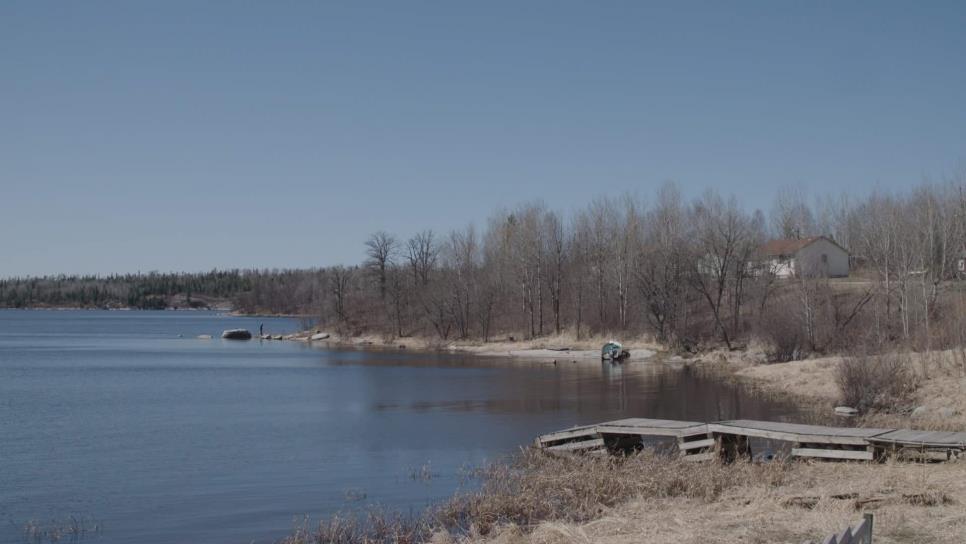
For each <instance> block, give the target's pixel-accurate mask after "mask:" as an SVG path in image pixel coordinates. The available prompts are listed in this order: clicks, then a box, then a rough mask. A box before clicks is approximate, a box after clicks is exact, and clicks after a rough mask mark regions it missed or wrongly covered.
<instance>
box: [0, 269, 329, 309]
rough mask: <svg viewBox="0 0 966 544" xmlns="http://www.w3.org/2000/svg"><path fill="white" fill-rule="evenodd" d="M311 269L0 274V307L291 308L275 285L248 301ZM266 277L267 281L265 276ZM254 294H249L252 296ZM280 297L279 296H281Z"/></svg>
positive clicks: (286, 298) (290, 298)
mask: <svg viewBox="0 0 966 544" xmlns="http://www.w3.org/2000/svg"><path fill="white" fill-rule="evenodd" d="M311 274H313V272H312V271H299V272H286V271H281V272H280V271H271V270H266V271H255V270H244V271H243V270H213V271H211V272H203V273H194V274H191V273H178V274H162V273H157V272H152V273H148V274H125V275H111V276H67V275H61V276H44V277H29V278H11V279H0V307H5V308H44V307H46V308H137V309H143V310H155V309H167V308H207V307H210V306H212V305H215V306H226V305H230V306H232V307H241V308H243V311H244V310H249V311H252V312H255V311H259V310H264V311H278V312H279V313H283V312H290V311H293V310H294V308H296V305H294V304H293V303H292V300H293V297H294V296H295V295H296V293H295V292H292V293H291V296H284V295H283V294H282V293H281V292H276V290H275V289H272V290H270V292H272V293H274V294H273V295H272V297H273V299H274V300H272V301H270V302H266V306H265V307H264V308H263V307H258V306H250V305H249V304H250V302H251V301H253V300H267V297H265V296H262V289H261V286H262V285H272V286H273V287H281V288H282V289H286V290H287V289H288V288H289V283H288V282H286V281H285V280H286V279H287V278H290V277H292V276H298V277H299V278H300V280H299V282H298V283H300V284H302V283H305V282H303V281H302V280H301V278H302V277H304V276H309V275H311ZM269 278H270V279H271V281H269ZM253 297H254V298H253ZM283 301H284V302H283Z"/></svg>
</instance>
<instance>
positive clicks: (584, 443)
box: [547, 438, 604, 452]
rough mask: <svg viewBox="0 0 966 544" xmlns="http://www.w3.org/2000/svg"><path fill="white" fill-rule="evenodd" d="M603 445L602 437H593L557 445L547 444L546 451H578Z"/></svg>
mask: <svg viewBox="0 0 966 544" xmlns="http://www.w3.org/2000/svg"><path fill="white" fill-rule="evenodd" d="M603 446H604V439H603V438H595V439H593V440H581V441H580V442H566V443H564V444H560V445H557V446H548V447H547V451H554V452H561V451H580V450H587V449H593V448H600V447H603Z"/></svg>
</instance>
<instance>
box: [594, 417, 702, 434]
mask: <svg viewBox="0 0 966 544" xmlns="http://www.w3.org/2000/svg"><path fill="white" fill-rule="evenodd" d="M597 431H598V432H600V433H601V434H639V435H645V436H675V437H685V436H693V435H696V434H702V433H707V432H708V426H707V424H706V423H701V422H698V421H675V420H670V419H647V418H640V417H634V418H627V419H618V420H616V421H607V422H604V423H601V424H599V425H597Z"/></svg>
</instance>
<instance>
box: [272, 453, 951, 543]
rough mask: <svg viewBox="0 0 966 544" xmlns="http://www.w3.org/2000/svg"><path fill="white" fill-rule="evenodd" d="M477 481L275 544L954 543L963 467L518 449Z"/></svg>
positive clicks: (334, 521) (303, 530)
mask: <svg viewBox="0 0 966 544" xmlns="http://www.w3.org/2000/svg"><path fill="white" fill-rule="evenodd" d="M478 476H479V477H480V478H481V486H480V488H479V490H478V491H476V492H473V493H464V494H460V495H457V496H455V497H453V498H452V499H451V500H449V501H448V502H446V503H444V504H442V505H439V506H438V507H435V508H433V509H431V510H428V511H427V512H426V513H425V515H423V516H422V517H420V518H405V517H400V516H393V515H387V514H384V513H376V514H372V513H370V514H369V515H368V516H366V517H363V518H345V517H336V518H332V519H330V520H328V521H326V522H324V523H322V524H321V525H319V526H318V527H316V528H314V529H312V530H309V529H308V528H307V527H302V528H300V529H299V530H298V531H297V532H296V533H295V534H293V536H292V537H290V538H289V539H287V540H286V541H284V543H285V544H306V543H310V542H312V543H318V544H321V543H339V544H343V543H344V544H354V543H360V542H366V543H389V542H393V543H410V542H427V541H428V542H432V543H433V544H554V543H570V542H577V543H584V542H586V543H589V542H596V543H603V544H622V543H625V542H626V543H632V542H633V543H635V544H636V543H640V542H649V543H650V542H654V543H660V542H675V543H682V542H683V543H688V542H694V543H695V544H697V543H702V544H704V543H709V542H710V543H722V544H732V543H739V542H742V543H749V542H750V543H757V542H760V543H762V544H764V543H766V542H767V543H771V542H801V541H803V540H806V539H821V538H824V536H827V535H828V534H831V533H833V532H837V531H841V530H842V529H844V528H845V527H846V526H847V525H849V524H852V523H855V522H857V521H858V520H860V519H861V514H862V512H866V511H871V512H874V513H875V514H876V539H877V540H876V541H877V542H881V543H887V544H888V543H893V542H930V543H947V542H948V543H953V542H956V543H960V542H963V539H964V535H966V509H964V505H966V478H964V476H966V463H946V464H932V465H917V464H912V463H894V462H889V463H885V464H871V463H868V464H867V463H821V462H819V463H806V462H799V461H790V462H775V463H768V464H755V463H749V462H738V463H733V464H721V463H699V464H691V463H685V462H682V461H679V460H677V459H675V458H672V457H666V456H660V455H656V454H654V453H652V452H647V451H645V452H641V453H639V454H634V455H631V456H628V457H623V458H614V457H609V458H608V457H605V458H598V457H589V456H573V457H552V456H548V455H545V454H543V453H541V452H538V451H534V450H527V451H525V452H522V453H521V454H520V455H519V456H517V457H516V458H515V459H514V461H513V462H511V463H505V464H495V465H491V466H488V467H485V468H483V469H481V470H480V472H479V474H478Z"/></svg>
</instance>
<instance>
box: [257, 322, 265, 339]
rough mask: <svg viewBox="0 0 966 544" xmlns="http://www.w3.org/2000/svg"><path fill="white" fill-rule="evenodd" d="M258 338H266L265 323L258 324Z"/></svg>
mask: <svg viewBox="0 0 966 544" xmlns="http://www.w3.org/2000/svg"><path fill="white" fill-rule="evenodd" d="M258 336H265V324H264V323H259V324H258Z"/></svg>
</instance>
